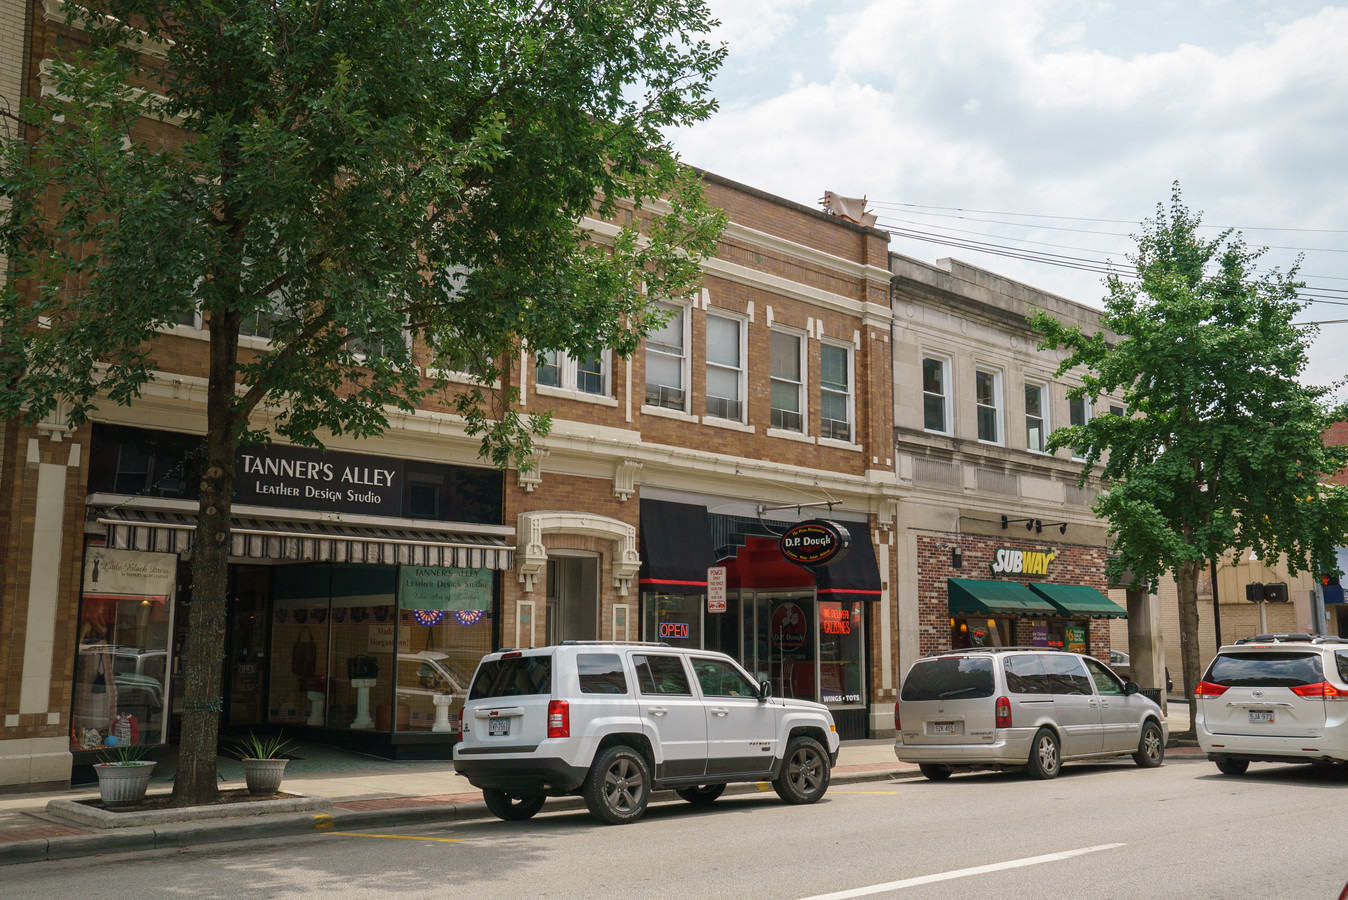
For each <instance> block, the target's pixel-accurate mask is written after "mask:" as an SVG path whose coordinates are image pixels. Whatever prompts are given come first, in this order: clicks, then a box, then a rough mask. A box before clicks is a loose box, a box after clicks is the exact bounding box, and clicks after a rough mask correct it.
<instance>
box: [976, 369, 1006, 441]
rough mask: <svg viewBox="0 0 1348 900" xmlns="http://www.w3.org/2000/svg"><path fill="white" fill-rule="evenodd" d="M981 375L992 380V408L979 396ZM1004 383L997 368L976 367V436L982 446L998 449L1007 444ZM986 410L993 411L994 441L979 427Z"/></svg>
mask: <svg viewBox="0 0 1348 900" xmlns="http://www.w3.org/2000/svg"><path fill="white" fill-rule="evenodd" d="M980 375H988V376H991V378H992V404H991V405H990V406H989V404H986V403H983V402H981V400H980V399H979V396H978V381H979V376H980ZM1002 383H1003V379H1002V370H1001V369H999V368H997V367H996V366H985V365H978V366H975V367H974V434H975V435H977V437H978V442H979V443H980V444H991V445H994V446H998V447H1001V446H1005V444H1006V414H1005V412H1006V396H1005V392H1004V391H1003V390H1002ZM985 409H991V410H992V421H993V427H995V428H996V429H997V434H996V436H995V437H994V438H993V439H992V440H988V439H987V438H985V437H983V434H982V429H981V428H980V427H979V420H980V416H979V413H981V412H982V411H983V410H985Z"/></svg>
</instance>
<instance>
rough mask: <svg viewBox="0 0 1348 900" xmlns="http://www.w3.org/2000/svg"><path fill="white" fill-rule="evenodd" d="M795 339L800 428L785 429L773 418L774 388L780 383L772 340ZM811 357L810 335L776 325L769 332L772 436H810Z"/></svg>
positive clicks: (769, 413) (797, 405)
mask: <svg viewBox="0 0 1348 900" xmlns="http://www.w3.org/2000/svg"><path fill="white" fill-rule="evenodd" d="M779 334H780V335H784V336H786V337H790V338H794V339H795V341H796V352H797V354H798V357H799V358H798V359H797V366H798V371H799V372H800V381H798V382H796V407H797V409H798V410H799V413H798V415H799V416H800V427H799V428H785V427H782V426H780V425H773V424H772V416H773V414H774V413H776V411H777V407H776V406H774V405H773V402H772V386H773V385H774V384H775V383H777V382H778V381H782V380H781V379H778V378H777V377H776V376H774V375H773V374H772V339H773V337H775V336H777V335H779ZM782 383H783V384H790V383H791V382H789V381H782ZM809 387H810V355H809V335H808V334H806V333H805V332H803V331H799V330H797V329H795V328H786V327H783V326H780V325H774V326H773V327H772V328H771V329H769V332H768V431H769V433H770V434H778V433H780V434H784V435H791V436H793V437H794V436H800V435H809V433H810V391H809Z"/></svg>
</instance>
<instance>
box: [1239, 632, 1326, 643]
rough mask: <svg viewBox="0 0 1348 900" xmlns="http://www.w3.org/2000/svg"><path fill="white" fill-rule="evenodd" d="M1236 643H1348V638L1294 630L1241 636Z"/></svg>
mask: <svg viewBox="0 0 1348 900" xmlns="http://www.w3.org/2000/svg"><path fill="white" fill-rule="evenodd" d="M1234 643H1236V644H1348V638H1341V637H1338V636H1337V635H1332V634H1306V633H1305V632H1300V631H1294V632H1291V633H1289V634H1256V635H1255V636H1254V637H1247V638H1241V639H1240V640H1238V641H1235V642H1234Z"/></svg>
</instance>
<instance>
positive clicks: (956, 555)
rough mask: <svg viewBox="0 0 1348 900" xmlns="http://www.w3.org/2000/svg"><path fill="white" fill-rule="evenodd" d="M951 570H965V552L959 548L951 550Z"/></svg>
mask: <svg viewBox="0 0 1348 900" xmlns="http://www.w3.org/2000/svg"><path fill="white" fill-rule="evenodd" d="M950 568H952V569H962V568H964V551H963V550H961V549H960V548H959V547H951V548H950Z"/></svg>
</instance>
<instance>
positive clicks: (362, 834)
mask: <svg viewBox="0 0 1348 900" xmlns="http://www.w3.org/2000/svg"><path fill="white" fill-rule="evenodd" d="M326 833H327V834H340V835H342V836H344V837H372V838H388V839H389V840H391V841H438V842H439V843H442V844H459V843H462V842H463V839H462V838H436V837H417V836H416V835H411V834H366V833H365V832H363V831H329V832H326Z"/></svg>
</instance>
